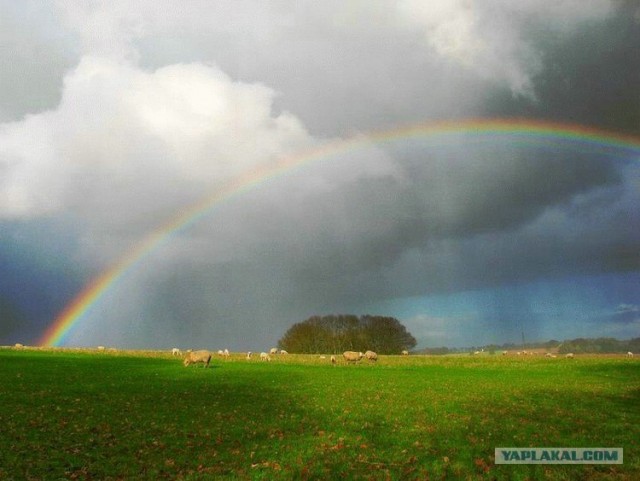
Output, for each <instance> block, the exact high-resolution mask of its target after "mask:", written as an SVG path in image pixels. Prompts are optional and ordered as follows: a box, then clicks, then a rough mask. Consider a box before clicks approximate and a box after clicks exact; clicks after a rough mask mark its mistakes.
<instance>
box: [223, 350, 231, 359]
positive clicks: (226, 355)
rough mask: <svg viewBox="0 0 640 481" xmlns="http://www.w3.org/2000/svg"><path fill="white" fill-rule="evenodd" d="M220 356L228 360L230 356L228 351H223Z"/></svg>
mask: <svg viewBox="0 0 640 481" xmlns="http://www.w3.org/2000/svg"><path fill="white" fill-rule="evenodd" d="M222 355H223V356H224V357H226V358H227V359H229V356H230V354H229V349H225V350H224V351H222Z"/></svg>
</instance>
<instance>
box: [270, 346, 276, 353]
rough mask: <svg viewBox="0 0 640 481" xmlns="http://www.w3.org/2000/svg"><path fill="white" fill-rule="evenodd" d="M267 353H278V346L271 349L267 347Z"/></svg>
mask: <svg viewBox="0 0 640 481" xmlns="http://www.w3.org/2000/svg"><path fill="white" fill-rule="evenodd" d="M269 354H278V348H277V347H272V348H271V349H269Z"/></svg>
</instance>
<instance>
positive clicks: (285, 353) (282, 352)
mask: <svg viewBox="0 0 640 481" xmlns="http://www.w3.org/2000/svg"><path fill="white" fill-rule="evenodd" d="M280 354H284V355H287V354H289V353H288V352H287V351H285V350H284V349H280Z"/></svg>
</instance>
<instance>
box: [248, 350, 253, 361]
mask: <svg viewBox="0 0 640 481" xmlns="http://www.w3.org/2000/svg"><path fill="white" fill-rule="evenodd" d="M252 354H253V353H252V352H251V351H249V352H248V353H247V361H248V360H249V359H251V355H252Z"/></svg>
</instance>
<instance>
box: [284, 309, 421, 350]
mask: <svg viewBox="0 0 640 481" xmlns="http://www.w3.org/2000/svg"><path fill="white" fill-rule="evenodd" d="M416 344H417V341H416V339H415V338H414V337H413V336H412V335H411V333H409V332H408V331H407V329H406V328H405V326H403V325H402V324H401V323H400V321H398V320H397V319H395V318H393V317H382V316H369V315H365V316H360V317H358V316H355V315H345V314H343V315H328V316H313V317H310V318H309V319H307V320H305V321H302V322H299V323H296V324H294V325H293V326H291V327H290V328H289V329H288V330H287V332H286V333H285V334H284V336H283V337H282V339H280V340H279V341H278V347H279V348H280V349H284V350H286V351H288V352H295V353H305V354H321V353H326V354H328V353H341V352H344V351H362V352H364V351H365V350H368V349H370V350H372V351H375V352H377V353H378V354H400V353H401V352H402V351H403V350H405V349H406V350H410V349H413V348H414V347H415V346H416Z"/></svg>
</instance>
